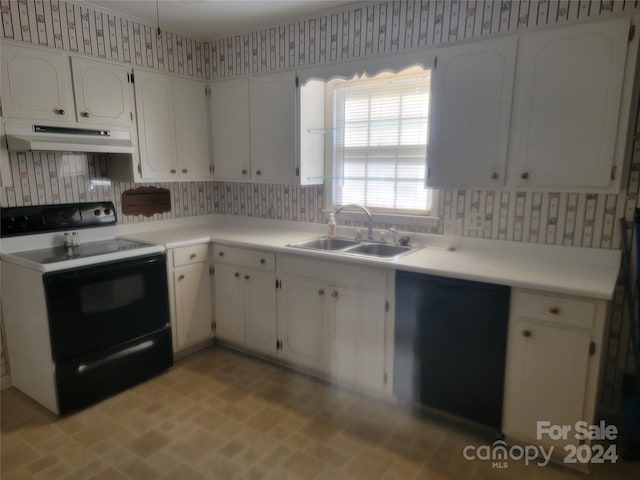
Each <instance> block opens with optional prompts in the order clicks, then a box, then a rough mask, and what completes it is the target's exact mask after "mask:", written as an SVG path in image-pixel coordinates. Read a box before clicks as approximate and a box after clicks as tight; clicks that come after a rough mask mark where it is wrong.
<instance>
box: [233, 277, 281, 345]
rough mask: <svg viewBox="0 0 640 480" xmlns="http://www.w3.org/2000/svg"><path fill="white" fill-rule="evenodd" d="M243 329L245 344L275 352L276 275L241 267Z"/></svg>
mask: <svg viewBox="0 0 640 480" xmlns="http://www.w3.org/2000/svg"><path fill="white" fill-rule="evenodd" d="M242 278H243V280H244V288H245V291H246V299H245V310H244V328H245V344H246V345H247V347H249V348H252V349H254V350H259V351H261V352H265V353H270V354H275V353H276V339H277V338H276V337H277V331H276V276H275V274H274V273H273V272H260V271H258V270H245V272H244V273H243V276H242Z"/></svg>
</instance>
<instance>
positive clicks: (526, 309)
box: [511, 289, 596, 330]
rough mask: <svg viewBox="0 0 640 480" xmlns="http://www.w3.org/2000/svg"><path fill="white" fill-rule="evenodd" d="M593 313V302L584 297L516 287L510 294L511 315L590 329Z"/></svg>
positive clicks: (594, 306) (594, 308)
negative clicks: (538, 291)
mask: <svg viewBox="0 0 640 480" xmlns="http://www.w3.org/2000/svg"><path fill="white" fill-rule="evenodd" d="M595 313H596V304H595V302H590V301H588V300H586V299H585V300H580V299H575V298H567V297H559V296H554V295H541V294H537V293H530V292H523V291H520V290H517V289H514V290H513V292H512V294H511V314H512V316H518V317H525V318H529V319H532V320H542V321H545V322H549V323H555V324H560V325H567V326H570V327H578V328H584V329H589V330H590V329H591V328H592V327H593V323H594V319H595Z"/></svg>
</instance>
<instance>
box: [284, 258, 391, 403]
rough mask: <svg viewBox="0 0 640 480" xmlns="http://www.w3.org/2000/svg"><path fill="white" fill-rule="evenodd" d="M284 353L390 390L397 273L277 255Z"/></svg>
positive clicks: (353, 381)
mask: <svg viewBox="0 0 640 480" xmlns="http://www.w3.org/2000/svg"><path fill="white" fill-rule="evenodd" d="M278 278H279V279H280V289H279V290H278V338H279V343H278V344H279V347H280V352H279V353H280V355H281V356H282V358H284V359H286V360H288V361H290V362H292V363H295V364H297V365H300V366H303V367H307V368H311V369H313V370H315V371H317V372H320V373H323V374H326V375H328V376H330V377H332V378H334V379H336V380H337V381H340V382H344V383H347V384H349V385H350V386H352V387H356V388H359V389H362V390H365V391H369V392H372V393H390V392H391V380H390V377H389V374H390V372H391V368H390V366H391V363H390V362H391V360H392V357H393V344H392V335H391V342H389V341H388V340H389V337H390V336H389V334H388V325H389V322H392V321H393V319H392V318H391V317H390V314H389V312H388V311H387V310H388V308H387V305H388V301H387V298H389V297H391V296H393V286H392V280H391V278H393V273H392V272H388V271H386V270H381V269H376V268H369V267H358V266H351V265H345V264H339V263H333V262H321V261H316V260H309V259H306V258H300V257H292V256H285V255H283V256H279V257H278Z"/></svg>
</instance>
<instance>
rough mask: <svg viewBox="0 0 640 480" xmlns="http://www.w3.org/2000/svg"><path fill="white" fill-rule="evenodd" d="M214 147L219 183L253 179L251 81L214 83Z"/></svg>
mask: <svg viewBox="0 0 640 480" xmlns="http://www.w3.org/2000/svg"><path fill="white" fill-rule="evenodd" d="M211 144H212V147H211V148H212V149H213V167H214V177H215V179H216V180H248V179H250V178H251V128H250V119H249V80H248V79H247V78H239V79H234V80H223V81H219V82H215V83H213V84H212V86H211ZM243 172H244V173H243Z"/></svg>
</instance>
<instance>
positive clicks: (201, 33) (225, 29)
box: [81, 0, 362, 40]
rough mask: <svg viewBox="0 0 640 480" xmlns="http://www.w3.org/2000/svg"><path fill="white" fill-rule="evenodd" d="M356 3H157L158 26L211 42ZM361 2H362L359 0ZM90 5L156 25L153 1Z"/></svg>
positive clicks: (99, 0)
mask: <svg viewBox="0 0 640 480" xmlns="http://www.w3.org/2000/svg"><path fill="white" fill-rule="evenodd" d="M356 1H357V0H159V1H158V10H159V15H160V27H161V28H162V29H163V30H167V31H170V32H173V33H179V34H182V35H185V36H188V37H190V38H195V39H198V40H212V39H217V38H221V37H224V36H227V35H231V34H236V33H246V32H250V31H254V30H256V29H258V28H260V27H264V26H268V25H273V24H274V23H284V22H285V21H288V20H298V19H304V18H306V17H308V16H313V15H314V14H317V13H320V12H325V11H328V10H331V9H335V8H339V7H341V6H345V5H349V4H353V3H356ZM360 1H362V0H360ZM81 3H90V4H92V6H97V7H100V8H101V9H105V10H110V11H112V12H117V13H120V14H124V15H127V16H130V17H135V18H137V19H139V20H141V21H142V22H143V23H145V24H147V25H153V26H156V25H157V16H156V1H155V0H83V1H82V2H81Z"/></svg>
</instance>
